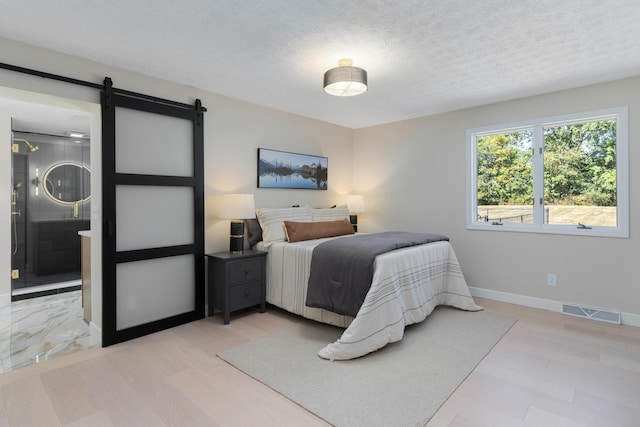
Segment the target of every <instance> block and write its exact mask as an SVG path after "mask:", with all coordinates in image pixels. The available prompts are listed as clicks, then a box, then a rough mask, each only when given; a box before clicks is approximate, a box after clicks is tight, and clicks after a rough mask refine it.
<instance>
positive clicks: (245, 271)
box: [229, 259, 263, 286]
mask: <svg viewBox="0 0 640 427" xmlns="http://www.w3.org/2000/svg"><path fill="white" fill-rule="evenodd" d="M262 264H263V261H262V260H261V259H253V260H247V261H242V262H234V263H231V264H229V284H230V285H231V286H233V285H236V284H238V283H244V282H247V281H250V280H260V279H261V278H262Z"/></svg>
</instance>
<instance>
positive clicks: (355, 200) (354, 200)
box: [344, 194, 364, 213]
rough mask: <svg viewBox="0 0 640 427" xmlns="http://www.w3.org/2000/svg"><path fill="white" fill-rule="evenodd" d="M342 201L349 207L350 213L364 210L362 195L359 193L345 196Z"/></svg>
mask: <svg viewBox="0 0 640 427" xmlns="http://www.w3.org/2000/svg"><path fill="white" fill-rule="evenodd" d="M344 202H345V203H346V205H347V206H348V207H349V212H350V213H360V212H364V197H362V196H361V195H359V194H351V195H349V196H345V199H344Z"/></svg>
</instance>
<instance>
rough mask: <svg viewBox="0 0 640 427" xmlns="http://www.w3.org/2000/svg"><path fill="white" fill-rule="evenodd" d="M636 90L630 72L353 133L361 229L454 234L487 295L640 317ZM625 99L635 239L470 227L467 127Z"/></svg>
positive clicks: (469, 274) (471, 279)
mask: <svg viewBox="0 0 640 427" xmlns="http://www.w3.org/2000/svg"><path fill="white" fill-rule="evenodd" d="M638 93H640V78H632V79H626V80H620V81H615V82H611V83H605V84H600V85H594V86H589V87H582V88H577V89H573V90H568V91H563V92H557V93H551V94H548V95H543V96H536V97H531V98H525V99H519V100H515V101H511V102H503V103H499V104H493V105H486V106H482V107H477V108H470V109H465V110H461V111H454V112H451V113H446V114H440V115H434V116H430V117H424V118H419V119H415V120H408V121H403V122H397V123H392V124H388V125H383V126H376V127H371V128H367V129H359V130H356V131H355V135H354V154H355V155H354V158H355V174H354V177H355V188H356V191H359V192H362V193H363V194H364V195H365V199H366V203H367V212H366V213H365V214H363V215H361V217H360V218H359V221H358V222H359V224H360V227H361V229H362V231H378V230H386V229H404V230H421V231H437V232H442V233H446V234H448V235H449V236H450V237H451V239H452V243H453V246H454V249H455V251H456V253H457V255H458V258H459V260H460V263H461V265H462V268H463V271H464V274H465V276H466V278H467V281H468V284H469V286H472V287H478V288H482V289H483V290H486V291H489V292H483V294H488V295H491V296H493V297H495V298H502V297H504V298H505V299H506V300H512V301H519V300H520V298H519V296H525V297H529V298H528V299H527V300H526V302H528V303H531V304H532V305H536V304H538V305H542V306H544V305H545V301H560V302H572V303H579V304H584V305H590V306H595V307H602V308H610V309H617V310H621V311H622V312H625V313H627V314H628V315H627V320H631V321H635V322H637V323H636V324H640V322H639V320H640V317H639V315H640V286H639V285H638V284H637V283H638V281H637V279H636V277H635V275H636V271H635V266H636V264H635V263H636V262H637V261H636V260H637V254H639V253H640V237H639V236H638V234H637V233H636V232H635V231H636V230H635V226H637V218H638V217H639V215H640V199H639V198H638V179H639V177H638V170H637V168H636V167H635V166H636V165H638V164H640V141H639V138H640V121H639V120H638V114H640V98H639V97H638ZM624 105H627V106H628V107H629V181H630V184H629V187H630V188H629V194H630V198H629V206H630V212H629V218H630V238H629V239H618V238H603V237H581V236H567V235H550V234H545V235H542V234H532V233H515V232H497V231H472V230H466V229H465V201H466V195H467V192H466V191H467V190H466V176H467V171H466V158H465V156H466V151H465V150H466V143H467V142H466V139H465V138H466V135H465V132H466V130H467V129H468V128H473V127H480V126H486V125H492V124H500V123H510V122H517V121H521V120H526V119H531V118H538V117H549V116H554V115H563V114H569V113H577V112H581V111H589V110H596V109H601V108H609V107H617V106H624ZM548 273H554V274H557V279H558V283H557V286H556V287H549V286H547V285H546V282H547V279H546V277H547V274H548ZM502 293H506V294H512V295H504V294H502ZM536 299H542V300H544V301H537V300H536ZM632 314H635V316H633V315H632Z"/></svg>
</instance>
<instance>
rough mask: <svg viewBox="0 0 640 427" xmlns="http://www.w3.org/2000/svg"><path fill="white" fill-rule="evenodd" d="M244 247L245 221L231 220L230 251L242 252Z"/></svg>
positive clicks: (234, 252)
mask: <svg viewBox="0 0 640 427" xmlns="http://www.w3.org/2000/svg"><path fill="white" fill-rule="evenodd" d="M243 249H244V221H242V220H240V221H231V231H230V234H229V252H231V253H233V254H241V253H242V251H243Z"/></svg>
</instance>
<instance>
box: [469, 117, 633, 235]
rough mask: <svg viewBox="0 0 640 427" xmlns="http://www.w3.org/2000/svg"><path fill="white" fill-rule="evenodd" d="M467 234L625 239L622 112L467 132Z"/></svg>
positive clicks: (626, 205)
mask: <svg viewBox="0 0 640 427" xmlns="http://www.w3.org/2000/svg"><path fill="white" fill-rule="evenodd" d="M467 140H468V146H467V160H468V193H469V194H468V197H467V228H470V229H485V230H486V229H491V230H508V231H525V232H542V233H559V234H579V235H591V236H611V237H629V220H628V170H627V164H628V161H627V145H628V142H627V108H626V107H621V108H613V109H608V110H601V111H592V112H588V113H581V114H574V115H571V116H563V117H552V118H546V119H540V120H531V121H527V122H521V123H513V124H507V125H499V126H490V127H484V128H476V129H469V130H468V131H467Z"/></svg>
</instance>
